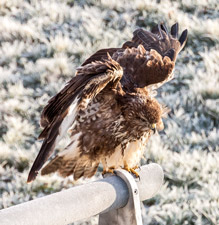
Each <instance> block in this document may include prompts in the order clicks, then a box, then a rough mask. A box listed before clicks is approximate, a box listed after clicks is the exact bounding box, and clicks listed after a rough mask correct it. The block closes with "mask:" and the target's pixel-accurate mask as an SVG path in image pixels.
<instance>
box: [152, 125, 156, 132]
mask: <svg viewBox="0 0 219 225" xmlns="http://www.w3.org/2000/svg"><path fill="white" fill-rule="evenodd" d="M151 130H153V133H154V134H155V133H156V123H153V124H152V128H151Z"/></svg>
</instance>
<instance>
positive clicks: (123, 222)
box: [99, 169, 142, 225]
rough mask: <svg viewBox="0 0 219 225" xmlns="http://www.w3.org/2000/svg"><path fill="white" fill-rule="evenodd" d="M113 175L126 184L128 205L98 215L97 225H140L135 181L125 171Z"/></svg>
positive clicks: (140, 219)
mask: <svg viewBox="0 0 219 225" xmlns="http://www.w3.org/2000/svg"><path fill="white" fill-rule="evenodd" d="M115 173H116V175H117V176H119V177H121V178H122V179H123V180H124V181H125V183H126V184H127V187H128V191H129V199H128V203H127V204H126V205H125V207H123V208H119V209H114V210H111V211H109V212H107V213H103V214H100V216H99V225H142V218H141V208H140V198H139V190H138V186H137V184H136V181H137V180H135V179H134V178H133V176H132V175H131V174H130V173H128V172H127V171H125V170H121V169H120V170H116V171H115ZM137 179H139V178H137Z"/></svg>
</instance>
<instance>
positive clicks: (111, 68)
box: [28, 56, 123, 182]
mask: <svg viewBox="0 0 219 225" xmlns="http://www.w3.org/2000/svg"><path fill="white" fill-rule="evenodd" d="M77 72H78V75H77V76H75V77H74V78H73V79H72V80H71V81H70V82H69V83H68V84H67V85H66V87H64V88H63V90H61V91H60V92H59V93H58V94H57V95H56V96H54V97H53V98H52V99H51V100H50V101H49V103H48V105H47V106H46V107H45V109H44V110H43V113H42V118H41V125H42V126H43V127H44V130H43V132H42V134H41V135H40V138H42V139H44V141H43V144H42V147H41V149H40V152H39V154H38V156H37V158H36V159H35V161H34V164H33V166H32V168H31V170H30V173H29V176H28V182H31V181H32V180H34V179H35V177H36V176H37V174H38V171H39V170H40V169H41V168H42V166H43V164H44V163H45V162H46V160H47V159H48V158H49V156H50V155H51V154H52V152H53V150H54V148H55V146H56V144H57V143H58V142H59V140H60V139H61V138H62V137H63V135H65V133H66V131H67V130H68V129H69V128H70V126H71V125H72V124H73V121H74V118H75V116H76V114H77V112H78V111H79V110H85V109H86V107H87V105H88V104H89V102H91V101H92V99H93V98H94V97H95V96H96V95H97V94H98V93H100V92H101V91H102V90H103V89H104V88H105V87H106V86H108V87H110V88H114V87H116V86H117V84H118V82H119V81H120V79H121V77H122V75H123V71H122V68H121V67H120V66H119V64H118V63H117V62H116V61H114V60H113V59H112V58H111V57H110V56H108V59H106V60H104V61H103V62H100V61H97V62H95V63H91V64H87V65H86V66H84V67H81V68H79V69H78V71H77Z"/></svg>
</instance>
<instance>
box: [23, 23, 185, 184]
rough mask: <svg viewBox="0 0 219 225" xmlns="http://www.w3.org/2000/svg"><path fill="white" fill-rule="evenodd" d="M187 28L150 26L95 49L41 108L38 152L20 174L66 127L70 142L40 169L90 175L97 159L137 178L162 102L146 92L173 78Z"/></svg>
mask: <svg viewBox="0 0 219 225" xmlns="http://www.w3.org/2000/svg"><path fill="white" fill-rule="evenodd" d="M186 40H187V30H184V31H183V32H182V34H181V36H180V37H179V38H178V24H177V23H176V24H174V25H173V26H172V27H171V31H170V32H169V31H168V30H167V28H166V26H165V25H164V23H161V24H158V25H156V26H155V27H154V28H153V29H152V30H151V31H147V30H144V29H141V28H140V29H137V30H135V31H134V33H133V38H132V40H131V41H127V42H125V43H124V44H123V46H122V47H120V48H109V49H101V50H99V51H97V52H96V53H95V54H93V55H92V56H91V57H90V58H88V59H87V60H86V61H85V62H84V63H83V64H82V65H81V66H80V67H79V68H78V69H77V71H76V75H75V76H74V77H73V78H72V79H71V80H70V81H69V82H68V83H67V84H66V86H65V87H64V88H63V89H62V90H61V91H60V92H59V93H58V94H56V95H55V96H54V97H53V98H51V99H50V100H49V102H48V104H47V105H46V107H45V108H44V110H43V112H42V115H41V121H40V125H41V126H42V127H43V131H42V133H41V134H40V136H39V139H43V143H42V146H41V149H40V152H39V154H38V156H37V158H36V159H35V161H34V163H33V166H32V168H31V170H30V173H29V176H28V180H27V181H28V182H31V181H33V180H34V179H35V178H36V176H37V174H38V171H39V170H40V169H41V168H42V167H43V165H44V164H45V162H46V161H47V160H48V158H49V157H50V156H51V154H52V153H53V151H54V149H55V148H56V146H57V144H58V143H59V141H60V140H61V139H62V138H63V136H64V135H65V134H66V133H67V132H68V133H69V134H70V137H71V142H70V143H69V144H68V145H67V146H66V148H65V149H64V150H62V151H60V152H59V153H58V154H57V155H56V156H55V157H54V158H53V159H52V160H51V161H50V162H49V163H48V164H47V165H46V166H45V167H44V168H43V169H42V171H41V174H42V175H45V174H50V173H52V172H56V171H57V172H58V173H59V174H60V175H61V176H63V177H66V176H69V175H71V174H73V177H74V179H75V180H77V179H79V178H80V177H85V178H86V177H91V176H93V175H94V174H95V172H96V171H97V168H98V165H99V164H100V163H101V164H102V165H103V173H105V172H113V170H114V169H117V168H124V169H126V170H127V171H129V172H132V173H134V174H135V175H136V176H138V174H137V172H136V171H135V168H136V166H138V163H139V161H140V159H141V157H142V155H143V153H144V147H145V145H146V143H147V141H148V139H149V138H150V136H151V135H153V133H154V131H155V129H157V130H161V129H163V122H162V117H163V115H164V114H165V111H166V110H165V107H163V106H162V105H161V104H159V103H158V101H157V100H156V99H155V98H154V96H153V90H154V89H157V88H158V87H160V86H161V85H162V84H164V83H166V82H167V81H169V80H171V79H172V78H173V69H174V65H175V61H176V57H177V55H178V53H179V52H180V51H181V50H182V48H183V47H184V45H185V43H186Z"/></svg>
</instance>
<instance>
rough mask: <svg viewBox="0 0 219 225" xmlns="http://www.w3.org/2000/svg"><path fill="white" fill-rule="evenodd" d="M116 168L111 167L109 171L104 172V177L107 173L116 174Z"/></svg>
mask: <svg viewBox="0 0 219 225" xmlns="http://www.w3.org/2000/svg"><path fill="white" fill-rule="evenodd" d="M114 169H115V168H114V167H110V168H109V169H108V170H103V172H102V176H104V175H105V174H106V173H112V174H114Z"/></svg>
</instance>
